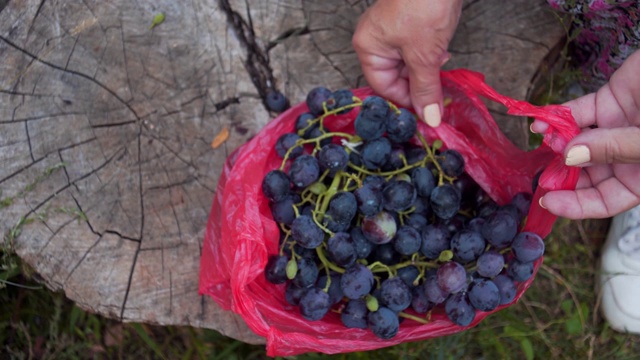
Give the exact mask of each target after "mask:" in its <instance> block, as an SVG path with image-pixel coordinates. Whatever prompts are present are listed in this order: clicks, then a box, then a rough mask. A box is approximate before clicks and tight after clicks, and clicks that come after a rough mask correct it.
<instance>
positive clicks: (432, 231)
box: [420, 224, 451, 259]
mask: <svg viewBox="0 0 640 360" xmlns="http://www.w3.org/2000/svg"><path fill="white" fill-rule="evenodd" d="M420 235H422V244H421V246H420V252H421V253H422V254H423V255H424V256H426V257H427V259H437V258H438V257H439V256H440V253H441V252H443V251H445V250H449V249H450V248H451V246H450V239H451V235H450V234H449V231H447V229H446V228H445V227H443V226H442V225H433V224H432V225H427V226H425V227H424V228H423V229H422V231H421V233H420Z"/></svg>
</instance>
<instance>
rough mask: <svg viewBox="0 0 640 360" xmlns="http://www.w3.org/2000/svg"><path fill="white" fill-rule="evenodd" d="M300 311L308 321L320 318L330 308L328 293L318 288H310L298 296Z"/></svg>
mask: <svg viewBox="0 0 640 360" xmlns="http://www.w3.org/2000/svg"><path fill="white" fill-rule="evenodd" d="M298 306H299V307H300V313H301V314H302V317H304V318H305V319H307V320H309V321H317V320H320V319H322V318H323V317H324V316H325V315H326V314H327V312H329V309H330V308H331V301H330V299H329V294H327V293H326V292H324V291H322V289H318V288H315V287H314V288H310V289H309V290H308V291H307V292H305V293H304V294H303V295H302V297H301V298H300V303H299V305H298Z"/></svg>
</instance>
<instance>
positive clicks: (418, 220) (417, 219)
mask: <svg viewBox="0 0 640 360" xmlns="http://www.w3.org/2000/svg"><path fill="white" fill-rule="evenodd" d="M404 223H405V225H407V226H411V227H412V228H414V229H416V230H421V229H422V228H423V227H425V226H427V225H428V224H429V220H427V217H426V216H424V215H422V214H419V213H416V212H413V213H411V215H409V217H408V218H407V219H406V220H405V221H404Z"/></svg>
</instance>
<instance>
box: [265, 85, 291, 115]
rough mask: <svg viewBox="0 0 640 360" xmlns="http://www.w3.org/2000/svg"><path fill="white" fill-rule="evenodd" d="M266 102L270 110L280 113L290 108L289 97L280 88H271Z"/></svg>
mask: <svg viewBox="0 0 640 360" xmlns="http://www.w3.org/2000/svg"><path fill="white" fill-rule="evenodd" d="M264 102H265V104H266V105H267V108H268V109H269V110H271V111H275V112H278V113H281V112H283V111H285V110H287V109H288V108H289V99H287V97H286V96H284V94H282V93H281V92H280V91H278V90H269V91H268V92H267V96H266V97H265V101H264Z"/></svg>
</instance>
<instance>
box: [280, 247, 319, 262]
mask: <svg viewBox="0 0 640 360" xmlns="http://www.w3.org/2000/svg"><path fill="white" fill-rule="evenodd" d="M285 248H288V247H285ZM293 252H294V253H295V254H296V255H297V256H299V257H304V258H307V259H311V260H314V261H315V260H316V258H317V256H318V253H317V252H316V250H315V249H307V248H304V247H302V246H300V244H298V243H296V244H294V245H293Z"/></svg>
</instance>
